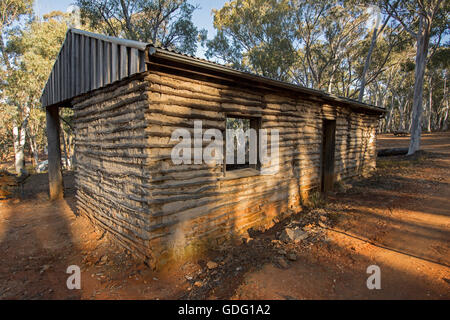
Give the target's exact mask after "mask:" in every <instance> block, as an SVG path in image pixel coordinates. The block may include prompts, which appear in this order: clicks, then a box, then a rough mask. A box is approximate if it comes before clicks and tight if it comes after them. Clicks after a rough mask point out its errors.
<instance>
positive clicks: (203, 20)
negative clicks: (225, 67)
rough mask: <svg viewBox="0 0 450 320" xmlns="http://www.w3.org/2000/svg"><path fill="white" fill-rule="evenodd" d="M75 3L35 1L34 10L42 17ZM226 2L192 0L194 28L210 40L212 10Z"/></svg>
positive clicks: (211, 33)
mask: <svg viewBox="0 0 450 320" xmlns="http://www.w3.org/2000/svg"><path fill="white" fill-rule="evenodd" d="M73 2H75V1H74V0H35V3H34V9H35V12H36V14H39V16H42V15H43V14H46V13H49V12H51V11H56V10H58V11H63V12H66V10H67V8H68V7H69V6H70V5H71V4H72V3H73ZM225 2H226V0H193V1H190V3H192V4H198V5H199V6H200V9H198V10H196V11H195V12H194V13H193V17H192V20H193V22H194V24H195V26H196V27H197V28H199V29H206V30H208V38H209V39H211V38H213V37H214V35H215V34H216V32H215V30H214V27H213V16H212V13H211V10H212V9H220V8H222V7H223V5H224V4H225ZM197 56H199V57H201V58H204V50H202V49H201V48H199V50H197Z"/></svg>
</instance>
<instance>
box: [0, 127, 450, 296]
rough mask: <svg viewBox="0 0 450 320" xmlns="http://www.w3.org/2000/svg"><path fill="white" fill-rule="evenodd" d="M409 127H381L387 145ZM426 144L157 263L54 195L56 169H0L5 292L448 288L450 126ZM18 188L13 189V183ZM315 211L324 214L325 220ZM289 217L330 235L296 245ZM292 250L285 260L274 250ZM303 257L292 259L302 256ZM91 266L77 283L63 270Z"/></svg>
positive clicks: (399, 143)
mask: <svg viewBox="0 0 450 320" xmlns="http://www.w3.org/2000/svg"><path fill="white" fill-rule="evenodd" d="M407 145H408V138H407V137H393V136H391V135H387V136H381V137H379V139H378V147H379V148H387V147H403V146H405V147H406V146H407ZM422 145H423V149H424V150H425V152H422V153H421V154H419V155H418V156H415V157H413V158H407V157H388V158H382V159H379V161H378V167H379V168H378V170H377V172H375V173H374V174H373V175H372V176H371V177H367V178H360V179H356V180H354V181H351V182H348V183H341V184H340V185H339V186H338V191H337V192H335V193H333V194H331V195H330V196H329V197H328V200H327V202H326V203H325V204H318V206H319V207H320V208H316V209H314V210H305V211H304V212H302V213H299V214H297V215H296V216H294V217H292V218H290V219H288V220H287V221H282V222H280V223H278V224H277V225H276V226H275V227H274V228H272V229H271V230H268V231H267V232H265V233H262V234H255V235H252V237H253V240H250V241H248V243H245V244H242V245H234V246H229V247H224V248H221V250H219V251H217V252H211V255H210V257H209V258H208V259H210V260H214V261H216V262H217V263H218V266H217V267H215V268H213V269H210V270H209V269H208V268H207V267H206V262H207V260H206V258H205V259H203V260H199V261H195V262H193V263H188V264H185V265H183V266H172V267H171V268H170V269H166V270H165V271H164V272H163V273H156V272H153V271H151V270H149V268H148V267H147V266H145V265H144V264H142V263H140V262H139V261H137V260H135V259H134V258H132V257H131V256H130V255H129V254H128V253H127V252H126V251H125V250H123V249H121V248H119V247H117V246H115V245H114V244H113V243H111V242H110V240H109V239H108V237H107V236H104V235H103V234H102V233H101V232H100V231H96V230H95V229H94V228H93V227H92V226H91V224H90V223H89V221H88V220H87V219H86V218H85V217H82V216H76V215H75V213H74V212H75V211H74V197H73V189H72V186H73V181H72V180H73V176H72V175H71V174H70V173H67V174H65V177H64V179H65V185H66V198H65V199H64V200H61V201H58V202H48V201H47V176H46V175H45V174H40V175H32V176H30V177H29V178H28V179H27V180H26V181H25V183H24V188H23V190H20V188H16V189H14V182H15V180H14V178H12V177H11V176H7V175H2V174H0V192H2V193H0V199H4V198H8V199H6V200H0V252H1V253H2V257H1V260H0V299H178V298H189V299H215V298H222V299H449V298H450V255H449V247H450V241H449V240H450V174H449V173H450V133H439V134H427V135H424V136H423V139H422ZM14 192H15V193H14ZM316 212H324V213H325V214H326V217H328V220H327V221H328V222H327V224H325V225H324V224H322V225H321V226H320V227H319V226H318V215H317V214H316ZM291 220H297V221H299V223H301V225H303V226H304V225H307V224H309V225H313V226H314V228H319V229H320V231H321V232H322V233H323V236H322V237H317V239H313V240H308V241H304V242H302V243H300V244H298V245H294V244H284V243H281V242H280V241H278V240H276V238H277V233H278V232H280V231H281V230H282V229H283V228H284V227H285V226H286V224H287V223H289V222H290V221H291ZM287 254H295V256H296V260H295V261H288V260H285V261H286V265H285V266H284V267H281V266H280V265H279V263H277V262H276V261H278V260H277V259H278V258H279V257H280V256H286V255H287ZM293 260H294V259H293ZM69 265H78V266H80V267H81V270H82V275H81V276H82V281H81V282H82V289H81V290H68V289H67V287H66V280H67V277H68V276H69V275H68V274H66V269H67V267H68V266H69ZM370 265H378V266H379V267H380V269H381V288H382V289H381V290H368V289H367V287H366V280H367V277H368V276H369V275H368V274H367V273H366V269H367V267H368V266H370Z"/></svg>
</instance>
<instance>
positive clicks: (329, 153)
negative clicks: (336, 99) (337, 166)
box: [321, 120, 336, 193]
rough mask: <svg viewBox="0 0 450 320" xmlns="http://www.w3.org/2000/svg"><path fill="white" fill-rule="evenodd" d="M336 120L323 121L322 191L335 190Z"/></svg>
mask: <svg viewBox="0 0 450 320" xmlns="http://www.w3.org/2000/svg"><path fill="white" fill-rule="evenodd" d="M335 136H336V120H323V131H322V139H323V140H322V177H321V180H322V181H321V191H322V192H324V193H325V192H327V191H330V190H332V189H333V183H334V151H335Z"/></svg>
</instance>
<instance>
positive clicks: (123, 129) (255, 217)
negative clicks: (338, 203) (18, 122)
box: [74, 67, 378, 266]
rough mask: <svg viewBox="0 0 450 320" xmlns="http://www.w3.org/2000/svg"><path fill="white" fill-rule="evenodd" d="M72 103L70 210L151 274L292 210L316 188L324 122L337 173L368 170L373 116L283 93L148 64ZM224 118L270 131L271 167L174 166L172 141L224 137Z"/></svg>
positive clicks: (371, 164)
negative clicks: (199, 135)
mask: <svg viewBox="0 0 450 320" xmlns="http://www.w3.org/2000/svg"><path fill="white" fill-rule="evenodd" d="M150 69H151V70H152V71H151V72H147V73H144V74H141V75H140V77H139V78H134V79H132V80H128V81H122V82H120V83H119V84H116V85H115V86H113V87H110V88H106V89H101V90H98V91H96V92H94V93H91V94H90V95H89V96H86V97H83V98H80V99H79V100H78V101H76V103H75V108H74V109H75V119H76V151H77V174H76V183H77V199H78V207H79V208H80V210H81V211H83V212H84V213H85V214H87V215H88V216H89V217H90V218H91V219H92V220H93V221H94V222H95V223H96V224H98V225H99V226H101V227H102V228H104V229H106V230H108V231H109V232H110V233H111V234H112V235H114V236H115V237H116V238H117V239H118V241H120V243H122V244H123V245H125V246H126V247H128V248H129V249H130V250H131V251H132V252H134V253H135V254H136V255H138V256H140V257H142V258H143V259H145V260H146V261H147V262H148V263H149V264H150V265H152V266H160V265H163V264H164V263H166V262H167V261H169V260H170V259H172V258H180V257H188V256H191V255H196V254H199V253H201V252H202V251H203V250H204V249H205V248H207V247H210V246H215V245H217V244H219V243H221V242H223V241H226V240H227V239H230V238H232V237H234V236H236V235H240V234H242V233H245V232H246V230H247V229H249V228H267V227H270V226H271V225H272V224H273V219H274V218H275V217H281V216H284V215H289V214H291V213H294V212H298V211H300V210H301V202H302V200H301V199H302V197H304V196H305V195H306V194H307V193H308V191H309V190H311V189H314V188H316V187H319V186H320V176H321V143H322V122H323V119H324V118H328V119H335V120H336V149H335V176H336V179H343V178H346V177H351V176H354V175H357V174H360V173H362V172H364V171H368V170H370V169H371V168H373V167H374V166H375V159H376V154H375V132H376V127H377V121H378V116H376V115H368V114H364V113H357V112H354V111H352V110H350V109H349V108H348V107H345V106H330V105H327V104H324V103H322V102H319V101H313V100H309V99H307V98H305V97H299V96H298V95H294V94H292V93H287V92H281V91H276V90H274V89H270V88H257V87H254V86H252V85H251V84H242V83H239V84H235V83H232V82H231V81H230V82H228V81H223V80H215V79H212V78H208V77H205V76H201V75H196V74H192V73H187V72H180V71H171V70H170V69H169V68H167V69H166V68H164V67H159V68H158V67H151V68H150ZM227 115H234V116H250V117H260V118H261V127H262V128H263V129H269V130H270V129H278V130H279V136H280V142H279V152H280V168H279V171H278V172H277V173H275V174H273V175H260V174H255V175H251V176H247V175H243V176H240V177H239V176H238V177H236V176H234V177H230V175H227V174H225V175H224V170H223V165H221V164H216V165H213V166H210V165H207V164H205V163H203V164H195V165H194V164H190V165H187V164H186V165H185V164H182V165H175V164H173V162H172V160H171V151H172V148H173V147H174V146H175V145H176V144H177V143H178V142H177V141H171V135H172V132H173V131H174V130H175V129H178V128H185V129H188V130H189V131H190V132H192V136H194V135H193V129H194V121H202V127H203V130H207V129H209V128H215V129H220V130H224V129H225V119H226V116H227Z"/></svg>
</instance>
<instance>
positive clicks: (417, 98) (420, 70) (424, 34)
mask: <svg viewBox="0 0 450 320" xmlns="http://www.w3.org/2000/svg"><path fill="white" fill-rule="evenodd" d="M429 37H430V35H429V26H428V22H427V19H424V18H423V17H422V16H421V18H420V23H419V32H418V37H417V52H416V66H415V70H414V78H415V80H414V98H413V106H412V119H411V120H412V121H411V140H410V144H409V150H408V155H412V154H414V153H415V152H416V151H417V150H419V149H420V135H421V131H422V126H421V118H422V111H423V110H422V109H423V108H422V98H423V78H424V75H425V67H426V62H427V54H428V44H429Z"/></svg>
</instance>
